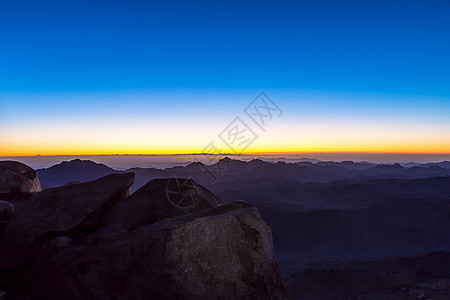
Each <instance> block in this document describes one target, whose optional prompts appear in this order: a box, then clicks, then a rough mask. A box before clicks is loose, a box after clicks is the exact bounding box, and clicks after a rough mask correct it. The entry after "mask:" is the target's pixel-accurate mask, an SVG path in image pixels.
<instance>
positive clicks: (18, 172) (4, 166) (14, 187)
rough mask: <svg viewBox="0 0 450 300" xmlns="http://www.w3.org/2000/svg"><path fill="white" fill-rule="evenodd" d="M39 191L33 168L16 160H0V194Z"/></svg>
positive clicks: (39, 186) (39, 185)
mask: <svg viewBox="0 0 450 300" xmlns="http://www.w3.org/2000/svg"><path fill="white" fill-rule="evenodd" d="M40 191H41V184H40V183H39V179H38V178H37V176H36V171H35V170H33V169H32V168H30V167H28V166H27V165H24V164H22V163H20V162H17V161H0V194H10V193H34V192H40Z"/></svg>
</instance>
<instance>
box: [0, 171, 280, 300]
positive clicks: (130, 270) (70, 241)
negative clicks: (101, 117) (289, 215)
mask: <svg viewBox="0 0 450 300" xmlns="http://www.w3.org/2000/svg"><path fill="white" fill-rule="evenodd" d="M132 181H133V176H132V175H130V174H123V175H122V174H121V175H118V174H117V175H109V176H106V177H104V178H101V179H98V180H96V181H92V182H88V183H81V184H72V185H67V186H63V187H60V188H55V189H51V190H46V191H44V192H41V193H40V194H38V195H35V196H33V197H32V198H31V199H30V201H29V203H27V204H26V206H25V207H24V208H23V210H22V212H21V213H20V215H19V216H17V217H14V218H13V221H12V222H11V223H10V224H9V225H8V226H7V227H6V230H5V233H4V235H3V239H2V242H3V245H2V248H0V251H1V252H2V253H0V257H2V258H3V257H5V256H4V254H5V251H4V249H5V248H3V246H5V245H7V244H8V243H10V247H9V248H8V249H9V253H8V252H7V253H6V254H8V255H10V256H11V253H14V252H19V253H21V255H20V256H17V255H15V256H14V255H13V256H11V257H13V258H14V259H11V257H9V258H8V259H6V260H2V261H1V263H0V267H2V271H3V272H0V274H1V273H3V274H1V275H0V287H1V288H2V289H4V290H5V291H6V292H7V296H8V297H10V298H11V299H29V298H31V299H287V298H288V295H287V293H286V290H285V288H284V285H283V282H282V280H281V277H280V273H279V270H278V267H277V264H276V261H275V258H274V254H273V247H272V233H271V229H270V227H269V226H268V225H267V224H266V223H265V222H264V221H263V220H262V218H261V216H260V215H259V212H258V210H257V209H256V208H254V207H253V206H251V205H249V204H248V203H246V202H241V201H237V202H230V203H226V204H222V203H221V201H220V199H218V198H217V197H216V196H215V195H214V194H213V193H211V192H209V191H208V190H206V189H205V188H203V187H201V186H199V185H198V184H196V183H195V182H194V181H192V180H185V179H183V180H179V179H158V180H152V181H150V182H149V183H148V184H147V185H145V186H144V187H142V188H141V189H140V190H139V191H137V192H136V193H135V194H133V195H131V196H129V197H127V198H125V195H126V191H127V190H128V188H129V186H130V185H131V183H132ZM108 211H109V212H108ZM33 212H34V213H33ZM39 223H42V224H39ZM33 224H35V226H33ZM15 237H17V238H15ZM16 239H17V240H18V241H16ZM5 242H6V244H5ZM11 261H12V263H11ZM8 299H9V298H8Z"/></svg>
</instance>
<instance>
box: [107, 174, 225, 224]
mask: <svg viewBox="0 0 450 300" xmlns="http://www.w3.org/2000/svg"><path fill="white" fill-rule="evenodd" d="M221 203H222V201H221V200H220V199H219V198H218V197H217V196H216V195H214V194H213V193H211V192H210V191H208V190H207V189H205V188H204V187H203V186H201V185H199V184H198V183H196V182H195V181H194V180H192V179H180V178H168V179H166V178H165V179H153V180H151V181H150V182H148V183H147V184H146V185H144V186H143V187H141V188H140V189H139V190H137V191H136V192H134V193H133V195H131V196H130V197H128V198H127V199H125V200H124V201H121V202H120V203H118V204H117V205H116V206H115V207H114V208H113V210H112V211H111V213H110V214H109V215H108V216H107V217H106V218H105V219H106V220H107V222H110V223H114V224H115V225H121V226H124V227H125V228H126V229H128V230H130V229H136V228H139V227H141V226H143V225H147V224H152V223H155V222H157V221H159V220H162V219H165V218H173V217H176V216H179V215H183V214H187V213H191V212H195V211H200V210H203V209H207V208H212V207H215V206H218V205H220V204H221Z"/></svg>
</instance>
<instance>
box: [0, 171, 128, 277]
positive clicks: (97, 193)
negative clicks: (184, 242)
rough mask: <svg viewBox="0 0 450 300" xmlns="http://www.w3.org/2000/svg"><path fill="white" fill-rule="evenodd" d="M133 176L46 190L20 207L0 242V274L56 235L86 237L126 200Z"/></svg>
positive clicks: (126, 175) (101, 179) (115, 177)
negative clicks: (30, 250)
mask: <svg viewBox="0 0 450 300" xmlns="http://www.w3.org/2000/svg"><path fill="white" fill-rule="evenodd" d="M133 180H134V173H125V174H112V175H108V176H105V177H103V178H100V179H97V180H94V181H91V182H87V183H80V184H73V185H67V186H63V187H59V188H52V189H46V190H44V191H42V192H40V193H38V194H36V195H34V196H33V197H31V198H30V199H29V200H28V202H27V203H26V204H25V205H24V206H23V208H22V210H21V212H20V214H19V215H17V217H16V218H13V219H12V220H11V221H10V222H9V224H8V225H7V227H6V228H5V231H4V233H3V236H2V238H1V240H0V271H4V270H7V269H9V268H11V267H14V266H15V265H17V264H18V263H19V262H20V261H21V260H23V259H24V258H25V257H26V255H27V253H28V251H29V248H30V246H31V245H32V244H33V243H34V242H35V241H36V240H39V239H42V238H44V237H45V236H52V235H55V234H59V233H70V235H79V234H86V233H88V232H89V231H90V230H94V229H95V228H97V227H98V225H99V223H100V222H101V218H102V217H103V216H104V214H106V213H107V212H108V211H109V210H110V209H111V207H112V206H113V205H114V204H115V203H116V202H118V201H120V200H122V199H123V198H125V197H126V196H128V193H129V188H130V186H131V184H133Z"/></svg>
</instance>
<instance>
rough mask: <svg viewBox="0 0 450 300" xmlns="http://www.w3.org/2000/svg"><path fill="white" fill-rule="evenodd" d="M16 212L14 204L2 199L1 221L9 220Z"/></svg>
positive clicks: (0, 207)
mask: <svg viewBox="0 0 450 300" xmlns="http://www.w3.org/2000/svg"><path fill="white" fill-rule="evenodd" d="M13 214H14V205H12V204H11V203H9V202H8V201H3V200H0V221H7V220H9V219H10V218H11V217H12V215H13Z"/></svg>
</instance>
